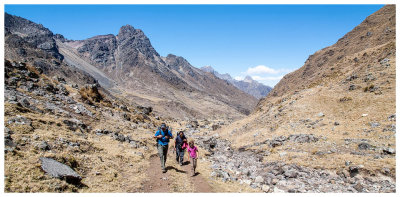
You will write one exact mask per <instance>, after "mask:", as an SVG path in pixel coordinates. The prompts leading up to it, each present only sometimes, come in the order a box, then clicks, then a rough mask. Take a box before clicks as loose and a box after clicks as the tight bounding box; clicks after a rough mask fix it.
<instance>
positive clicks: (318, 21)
mask: <svg viewBox="0 0 400 197" xmlns="http://www.w3.org/2000/svg"><path fill="white" fill-rule="evenodd" d="M382 6H383V5H5V11H6V12H8V13H10V14H14V15H17V16H21V17H24V18H27V19H29V20H31V21H33V22H36V23H40V24H43V25H44V26H45V27H47V28H49V29H50V30H51V31H53V32H54V33H59V34H62V35H64V36H65V37H66V38H68V39H74V40H80V39H86V38H90V37H93V36H95V35H102V34H114V35H116V34H118V31H119V28H120V27H121V26H123V25H126V24H130V25H132V26H133V27H135V28H138V29H142V30H143V31H144V33H145V34H146V35H147V36H148V37H149V39H150V41H151V43H152V45H153V47H154V48H155V49H156V50H157V51H158V52H159V53H160V55H162V56H166V55H168V54H169V53H172V54H175V55H179V56H182V57H184V58H186V59H187V60H188V61H189V62H190V63H191V64H192V65H193V66H195V67H198V68H199V67H202V66H206V65H210V66H212V67H214V69H215V70H217V71H218V72H220V73H229V74H230V75H232V76H233V77H236V78H238V79H240V78H243V77H245V76H246V75H250V76H252V77H253V78H255V79H256V80H258V81H260V82H262V83H264V84H266V85H269V86H274V85H275V84H276V83H277V82H279V80H280V78H281V77H282V76H284V75H285V74H287V73H288V72H290V71H293V70H296V69H298V68H300V67H301V66H302V65H303V64H304V62H305V60H306V59H307V58H308V56H309V55H311V54H313V53H314V52H316V51H317V50H319V49H322V48H324V47H327V46H330V45H332V44H334V43H335V42H336V41H337V40H338V39H339V38H341V37H342V36H343V35H345V34H346V33H347V32H349V31H351V30H352V29H353V28H354V27H355V26H357V25H358V24H360V23H361V22H362V21H363V20H364V19H365V18H366V17H367V16H369V15H370V14H372V13H374V12H375V11H377V10H378V9H380V8H381V7H382Z"/></svg>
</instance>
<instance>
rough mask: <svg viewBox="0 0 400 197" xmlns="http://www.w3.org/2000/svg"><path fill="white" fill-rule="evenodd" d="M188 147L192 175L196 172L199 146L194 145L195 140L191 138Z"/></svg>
mask: <svg viewBox="0 0 400 197" xmlns="http://www.w3.org/2000/svg"><path fill="white" fill-rule="evenodd" d="M187 149H188V152H189V154H188V160H189V161H190V163H192V176H194V175H195V174H196V166H197V153H198V152H199V151H198V149H197V147H196V146H194V141H193V140H190V142H189V147H188V148H187Z"/></svg>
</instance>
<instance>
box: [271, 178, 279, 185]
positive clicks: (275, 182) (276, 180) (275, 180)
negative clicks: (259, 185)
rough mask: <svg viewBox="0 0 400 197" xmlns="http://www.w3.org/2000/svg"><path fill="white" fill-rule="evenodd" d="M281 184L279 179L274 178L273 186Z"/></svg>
mask: <svg viewBox="0 0 400 197" xmlns="http://www.w3.org/2000/svg"><path fill="white" fill-rule="evenodd" d="M278 182H279V179H276V178H273V179H272V181H271V183H272V185H276V184H277V183H278Z"/></svg>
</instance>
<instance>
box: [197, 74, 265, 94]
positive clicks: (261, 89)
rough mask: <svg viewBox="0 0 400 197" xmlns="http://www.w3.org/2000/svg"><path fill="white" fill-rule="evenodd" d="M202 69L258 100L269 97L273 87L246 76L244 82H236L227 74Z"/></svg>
mask: <svg viewBox="0 0 400 197" xmlns="http://www.w3.org/2000/svg"><path fill="white" fill-rule="evenodd" d="M200 69H201V70H203V71H205V72H209V73H212V74H214V75H215V76H216V77H218V78H220V79H223V80H225V81H228V82H229V83H231V84H232V85H234V86H235V87H237V88H239V90H242V91H243V92H246V93H247V94H250V95H252V96H254V97H256V98H257V99H261V98H263V97H265V96H267V95H268V93H269V92H270V91H271V90H272V88H271V87H269V86H266V85H264V84H262V83H259V82H257V81H255V80H253V79H252V78H251V77H250V76H246V77H245V79H243V80H236V79H234V78H232V77H231V76H230V75H229V74H228V73H225V74H220V73H218V72H217V71H215V70H214V69H213V68H212V67H211V66H204V67H202V68H200Z"/></svg>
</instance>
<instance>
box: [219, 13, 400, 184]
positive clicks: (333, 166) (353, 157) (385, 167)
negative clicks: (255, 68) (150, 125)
mask: <svg viewBox="0 0 400 197" xmlns="http://www.w3.org/2000/svg"><path fill="white" fill-rule="evenodd" d="M395 15H396V13H395V6H394V5H388V6H385V7H383V8H382V9H380V10H379V11H377V12H376V13H374V14H372V15H371V16H369V17H367V18H366V19H365V20H364V21H363V22H362V23H361V24H360V25H358V26H357V27H355V28H354V29H353V30H352V31H350V32H349V33H347V34H346V35H345V36H344V37H343V38H341V39H339V40H338V42H337V43H336V44H334V45H332V46H330V47H327V48H324V49H322V50H320V51H317V52H316V53H315V54H313V55H311V56H310V57H309V58H308V60H307V61H306V63H305V64H304V66H302V67H301V68H300V69H298V70H297V71H294V72H292V73H290V74H288V75H286V76H285V77H284V78H283V79H282V80H281V81H280V82H279V83H278V84H277V85H276V86H275V88H274V89H273V90H272V91H271V92H270V94H269V95H268V96H267V97H266V98H264V99H262V100H261V101H260V102H259V104H258V105H257V109H256V111H255V112H253V113H252V114H251V115H250V116H248V117H246V118H244V119H242V120H239V121H236V122H234V123H232V124H230V125H228V126H226V127H223V128H222V129H220V130H217V131H216V132H217V133H219V135H220V136H221V139H228V140H229V143H228V144H230V145H231V146H232V147H234V148H237V149H239V152H240V150H241V151H242V152H243V151H250V152H253V153H254V154H255V155H257V156H259V158H260V160H262V161H267V163H270V164H271V165H272V166H270V167H267V168H266V169H264V172H265V171H267V172H268V171H269V172H270V173H267V174H264V175H262V174H260V175H261V176H262V177H263V180H265V181H266V180H274V179H277V181H273V183H272V182H268V184H272V185H274V186H273V187H274V188H276V189H277V190H278V191H279V190H284V191H302V192H304V191H307V190H311V191H325V192H326V191H335V190H334V189H333V188H335V187H336V188H337V190H338V191H342V192H344V191H350V192H371V191H376V192H389V191H390V192H393V191H395V188H394V186H395V179H396V176H395V175H396V172H395V171H396V160H395V155H396V143H395V142H396V139H395V134H396V124H395V123H396V103H395V101H396V99H395V97H396V93H395V89H396V86H395V84H396V45H395V41H396V26H395V24H396V22H395ZM224 155H225V156H227V157H228V158H229V154H224ZM247 159H248V158H243V162H245V160H247ZM216 160H217V158H216ZM236 160H237V159H236ZM271 162H272V163H271ZM274 162H275V164H273V163H274ZM217 164H219V165H222V167H221V168H222V169H223V168H224V167H223V166H224V165H223V163H221V162H217ZM278 164H279V166H280V167H279V166H277V165H278ZM239 165H243V164H240V162H239ZM282 165H289V166H287V169H283V170H282V171H279V169H281V168H282ZM228 166H229V165H228ZM293 168H294V169H293ZM296 168H297V170H296ZM304 168H310V169H313V170H326V171H325V172H324V173H328V175H326V178H325V180H330V179H332V181H327V182H325V181H321V182H318V181H317V182H313V181H312V179H311V177H308V178H307V176H305V175H302V176H299V175H300V174H301V173H299V172H300V171H302V170H301V169H304ZM232 169H235V168H232ZM255 169H259V168H257V167H254V170H255ZM274 169H275V170H278V172H277V171H274ZM291 170H295V171H296V172H297V173H298V174H296V176H294V177H291V175H290V173H289V172H291ZM286 171H288V174H286ZM228 172H229V173H235V172H234V171H233V172H231V171H228ZM281 172H282V173H281ZM321 173H322V171H321ZM279 175H282V176H279ZM250 178H251V181H250V182H252V181H255V178H256V175H253V177H250ZM291 178H295V179H291ZM293 181H294V182H293ZM304 184H305V186H307V185H314V186H313V187H311V188H308V189H306V190H304ZM342 186H343V188H342V189H339V188H341V187H342Z"/></svg>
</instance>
